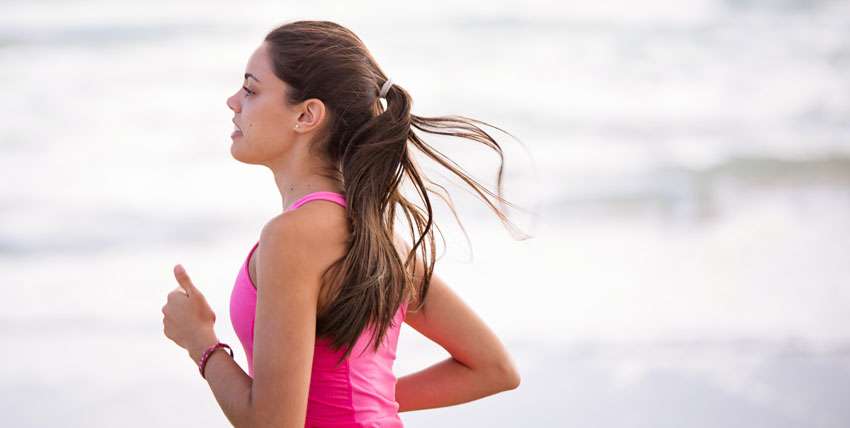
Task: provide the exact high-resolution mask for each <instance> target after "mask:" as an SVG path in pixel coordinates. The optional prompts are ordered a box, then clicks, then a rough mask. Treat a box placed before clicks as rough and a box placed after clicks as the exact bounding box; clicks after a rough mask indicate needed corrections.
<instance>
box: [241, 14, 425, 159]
mask: <svg viewBox="0 0 850 428" xmlns="http://www.w3.org/2000/svg"><path fill="white" fill-rule="evenodd" d="M245 74H246V75H245V80H244V87H241V88H239V91H238V92H237V93H236V94H234V95H232V96H231V97H230V98H228V100H227V105H228V107H230V108H231V110H233V112H234V115H235V117H234V122H235V124H236V126H237V127H238V129H239V130H240V131H241V135H240V134H239V133H236V134H235V137H234V141H233V146H232V154H233V156H234V157H235V158H237V159H239V160H242V161H245V162H249V163H264V162H263V161H264V160H268V159H269V158H276V157H280V156H286V155H287V154H288V153H290V150H291V149H292V147H293V146H295V145H306V146H308V149H309V150H310V153H311V154H313V155H314V156H318V157H319V158H321V159H323V160H326V161H327V162H328V163H329V164H330V165H332V167H331V169H334V167H335V166H338V165H339V163H340V161H341V158H342V156H343V154H344V152H345V149H346V147H348V144H350V143H351V142H352V141H353V138H352V137H353V136H354V135H353V134H354V133H355V132H356V131H358V130H360V129H362V128H363V126H362V125H364V124H366V123H367V122H369V121H370V120H372V119H374V118H375V117H376V116H378V115H379V114H380V113H381V112H382V111H383V108H382V107H380V103H379V101H378V95H379V91H380V88H381V85H382V84H383V83H384V82H385V81H386V80H387V79H386V76H385V75H384V74H383V72H382V71H381V70H380V69H379V67H378V66H377V63H376V62H375V61H374V60H373V59H372V56H371V54H370V53H369V51H368V50H367V49H366V47H365V45H364V44H363V42H362V41H361V40H360V39H359V38H358V37H357V36H356V35H355V34H354V33H352V32H351V31H350V30H348V29H346V28H344V27H342V26H340V25H337V24H335V23H332V22H327V21H297V22H292V23H289V24H286V25H283V26H281V27H278V28H276V29H275V30H273V31H271V32H270V33H269V34H268V35H267V36H266V37H265V39H264V40H263V42H262V43H261V44H260V46H259V47H258V48H257V49H256V50H255V51H254V53H253V54H252V55H251V57H250V59H249V60H248V64H247V66H246V72H245ZM387 97H390V95H389V94H388V95H387ZM396 104H397V105H398V104H399V103H396ZM403 113H406V114H409V109H407V110H406V111H405V112H403ZM405 116H406V115H405V114H401V115H400V116H399V117H397V118H396V121H395V126H394V129H395V131H396V132H397V133H398V134H397V135H396V136H403V135H404V134H406V132H407V130H409V128H410V123H409V122H410V118H409V116H407V117H405ZM373 130H374V129H373ZM397 151H398V150H397Z"/></svg>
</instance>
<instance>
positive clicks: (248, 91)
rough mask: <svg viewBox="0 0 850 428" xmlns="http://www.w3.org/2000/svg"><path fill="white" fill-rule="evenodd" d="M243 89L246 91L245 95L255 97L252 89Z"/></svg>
mask: <svg viewBox="0 0 850 428" xmlns="http://www.w3.org/2000/svg"><path fill="white" fill-rule="evenodd" d="M242 89H244V90H245V93H247V94H248V95H254V91H252V90H250V89H248V88H246V87H244V86H243V87H242Z"/></svg>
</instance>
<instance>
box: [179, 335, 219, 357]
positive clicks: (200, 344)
mask: <svg viewBox="0 0 850 428" xmlns="http://www.w3.org/2000/svg"><path fill="white" fill-rule="evenodd" d="M216 343H218V337H216V336H215V334H210V335H204V336H202V337H200V338H198V340H196V341H195V342H193V343H192V344H190V345H189V346H188V347H187V348H186V350H187V351H189V357H190V358H191V359H192V361H194V362H195V364H197V363H198V361H200V360H201V356H203V355H204V351H206V350H207V348H209V347H210V346H213V345H215V344H216Z"/></svg>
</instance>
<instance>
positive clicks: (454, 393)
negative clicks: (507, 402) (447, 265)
mask: <svg viewBox="0 0 850 428" xmlns="http://www.w3.org/2000/svg"><path fill="white" fill-rule="evenodd" d="M400 244H401V246H402V247H405V248H406V249H407V250H409V246H407V244H406V243H400ZM405 254H406V253H405ZM402 260H404V258H402ZM416 264H417V267H416V272H417V277H418V275H420V273H421V272H424V269H425V268H424V265H423V264H422V263H421V260H419V258H418V257H417V260H416ZM418 278H419V277H418ZM419 279H420V280H421V278H419ZM405 322H406V323H407V324H408V325H410V326H411V327H413V328H414V329H415V330H417V331H418V332H420V333H422V334H423V335H424V336H425V337H427V338H429V339H431V340H432V341H434V342H436V343H437V344H439V345H440V346H441V347H443V348H444V349H445V350H446V351H448V352H449V354H450V355H451V357H450V358H448V359H445V360H443V361H440V362H438V363H436V364H434V365H432V366H430V367H427V368H425V369H423V370H420V371H418V372H415V373H411V374H408V375H406V376H402V377H400V378H399V379H398V382H397V383H396V401H397V402H398V404H399V412H406V411H411V410H420V409H430V408H436V407H445V406H451V405H455V404H460V403H465V402H468V401H472V400H476V399H479V398H482V397H486V396H488V395H492V394H496V393H498V392H501V391H506V390H510V389H514V388H516V387H518V386H519V383H520V376H519V373H518V372H517V369H516V367H515V366H514V364H513V362H512V361H511V358H510V355H508V352H507V350H506V349H505V347H504V345H503V344H502V343H501V341H499V338H498V337H496V335H495V334H494V333H493V331H492V330H490V328H489V327H487V325H486V324H485V323H484V321H482V320H481V318H479V317H478V316H477V315H476V314H475V312H473V310H472V309H471V308H470V307H469V306H467V305H466V303H464V302H463V300H461V298H460V297H459V296H458V295H457V294H455V293H454V292H453V291H452V290H451V289H450V288H449V287H448V285H446V283H445V282H444V281H443V280H442V279H441V278H440V277H438V276H437V275H436V273H434V274H433V275H432V276H431V284H430V287H429V289H428V294H427V295H426V297H425V304H424V306H423V307H422V308H421V309H420V310H419V311H412V310H410V311H408V312H407V314H406V316H405Z"/></svg>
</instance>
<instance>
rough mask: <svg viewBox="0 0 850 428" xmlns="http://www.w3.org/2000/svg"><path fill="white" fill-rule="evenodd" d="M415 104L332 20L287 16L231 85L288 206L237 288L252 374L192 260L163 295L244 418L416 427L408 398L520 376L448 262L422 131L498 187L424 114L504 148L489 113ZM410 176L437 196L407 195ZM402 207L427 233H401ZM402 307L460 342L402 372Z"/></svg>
mask: <svg viewBox="0 0 850 428" xmlns="http://www.w3.org/2000/svg"><path fill="white" fill-rule="evenodd" d="M380 98H383V99H384V100H385V102H386V107H384V106H383V105H382V104H381V100H380ZM411 103H412V100H411V98H410V95H409V94H408V93H407V92H406V91H405V90H404V89H403V88H402V87H400V86H398V85H397V84H394V83H392V81H391V80H389V79H387V77H386V76H385V75H384V73H383V72H382V71H381V69H380V68H379V67H378V65H377V63H376V62H375V60H374V59H373V58H372V56H371V54H370V53H369V51H368V50H367V49H366V47H365V46H364V45H363V43H362V41H361V40H360V39H359V38H358V37H357V36H356V35H354V34H353V33H352V32H351V31H349V30H348V29H346V28H344V27H342V26H340V25H337V24H335V23H332V22H327V21H297V22H291V23H288V24H286V25H283V26H281V27H279V28H276V29H274V30H273V31H271V32H270V33H269V34H268V35H267V36H266V37H265V39H264V41H263V43H262V44H261V45H260V46H259V47H258V48H257V49H256V50H255V51H254V53H253V54H252V55H251V57H250V59H249V61H248V64H247V68H246V72H245V80H244V86H243V87H242V88H240V90H239V91H238V92H237V93H235V94H233V95H232V96H231V97H230V98H228V99H227V106H228V107H229V108H230V109H231V110H233V113H234V118H233V122H234V124H235V125H236V130H235V131H234V132H233V134H232V135H231V137H232V139H233V143H232V146H231V154H232V156H233V157H234V158H236V159H237V160H239V161H241V162H245V163H249V164H256V165H263V166H266V167H268V168H269V169H270V170H271V171H272V173H273V175H274V178H275V182H276V183H277V187H278V189H279V191H280V196H281V201H282V205H283V212H282V213H281V214H279V215H277V216H276V217H274V218H272V219H271V220H270V221H269V222H268V223H267V224H266V225H265V227H264V228H263V229H262V232H261V233H260V237H259V241H258V242H257V244H255V245H254V247H253V248H252V249H251V250H250V251H249V252H248V256H247V258H246V260H245V262H244V263H243V265H242V269H241V270H240V272H239V275H238V276H237V280H236V285H235V286H234V288H233V292H232V294H231V301H230V315H231V322H232V324H233V327H234V329H235V330H236V333H237V336H238V337H239V339H240V341H241V342H242V345H243V347H244V349H245V353H246V356H247V358H248V373H245V371H243V370H242V368H241V367H240V366H239V365H238V364H237V363H236V362H235V361H234V359H233V351H232V349H231V348H230V347H229V346H228V345H225V344H221V343H220V342H219V341H218V338H217V337H216V335H215V332H214V329H213V325H214V323H215V319H216V316H215V314H214V313H213V312H212V310H211V309H210V307H209V305H208V304H207V302H206V300H205V299H204V297H203V294H202V293H201V292H200V291H199V290H198V289H197V288H196V287H195V286H194V285H193V284H192V282H191V280H190V279H189V277H188V275H187V273H186V272H185V270H183V268H182V266H180V265H177V266H175V269H174V274H175V277H176V278H177V281H178V283H179V285H180V286H179V287H178V288H177V289H175V290H174V291H172V292H171V293H169V295H168V302H167V304H166V305H165V306H164V307H163V314H164V319H163V324H164V332H165V335H166V336H167V337H168V338H170V339H171V340H173V341H174V342H175V343H177V344H178V345H179V346H181V347H183V348H185V349H186V350H187V351H188V352H189V355H190V356H191V358H192V359H193V360H194V361H195V362H197V363H198V365H199V370H200V371H201V375H202V376H203V377H204V378H205V379H206V380H207V382H208V383H209V386H210V388H211V389H212V392H213V394H214V395H215V398H216V400H217V401H218V403H219V405H220V406H221V408H222V410H223V412H224V414H225V415H226V416H227V418H228V419H229V420H230V422H231V423H232V424H233V425H234V426H238V427H254V426H274V427H302V426H308V427H310V426H316V427H318V426H322V427H366V426H368V427H400V426H402V422H401V419H400V418H399V416H398V413H399V412H405V411H411V410H419V409H428V408H435V407H444V406H451V405H454V404H459V403H464V402H468V401H471V400H475V399H478V398H481V397H485V396H488V395H491V394H495V393H498V392H500V391H505V390H510V389H514V388H516V387H517V386H518V385H519V383H520V377H519V374H518V372H517V369H516V368H515V366H514V364H513V363H512V361H511V358H510V356H509V355H508V353H507V351H506V350H505V348H504V346H503V345H502V344H501V342H500V341H499V339H498V338H497V337H496V336H495V335H494V334H493V332H492V331H491V330H490V329H489V328H488V327H487V326H486V325H485V324H484V322H482V320H481V319H480V318H478V317H477V316H476V315H475V313H474V312H473V311H472V310H471V309H470V308H469V307H468V306H467V305H466V304H465V303H464V302H463V301H462V300H461V299H460V298H459V297H458V296H457V295H456V294H455V293H453V292H452V291H451V290H450V289H449V287H448V286H447V285H446V283H445V282H444V281H443V280H442V279H440V278H439V277H438V276H437V275H436V274H434V273H433V268H434V262H435V258H434V248H435V245H434V237H433V229H432V225H433V223H432V210H431V203H430V200H429V199H428V194H427V192H426V189H428V190H432V191H433V187H430V186H428V187H426V184H425V183H426V182H427V183H428V184H432V185H433V183H431V182H429V181H427V180H425V179H423V175H422V173H421V171H420V170H419V168H417V166H416V165H415V163H414V161H413V158H412V157H411V154H410V153H409V152H408V148H409V145H411V144H412V146H413V147H416V148H417V149H419V150H420V151H421V152H422V153H424V154H426V155H427V156H429V157H431V158H432V159H434V160H437V161H439V162H440V163H441V164H442V165H444V166H446V168H448V169H449V170H451V171H452V172H453V173H455V174H457V175H458V176H459V177H461V178H463V179H464V180H465V181H466V182H467V183H469V184H470V186H472V187H473V189H474V190H476V191H477V192H478V193H479V194H481V195H482V196H484V194H483V193H482V191H483V192H486V193H488V194H491V195H492V193H491V192H489V191H487V189H485V188H484V187H483V186H481V185H480V184H478V183H477V182H476V181H475V180H473V179H471V178H470V177H468V176H467V175H465V174H464V173H463V172H462V171H461V170H460V169H458V168H455V167H454V166H452V163H451V161H448V160H447V159H446V158H445V157H443V156H442V155H441V154H440V153H439V152H437V151H436V150H434V149H432V148H431V147H430V146H428V145H427V144H425V143H424V142H423V141H422V140H421V139H420V138H419V137H418V135H417V134H416V133H414V131H413V129H412V127H416V128H417V129H419V130H422V131H425V132H430V133H434V134H443V135H454V136H458V137H462V138H468V139H471V140H476V141H479V142H482V143H484V144H486V145H488V146H489V147H491V148H493V149H494V150H496V151H497V152H498V153H499V155H500V156H501V149H500V147H499V146H498V144H497V143H496V142H495V141H494V140H493V139H492V138H491V137H490V136H489V135H488V134H487V133H485V132H484V131H482V130H481V129H480V128H479V127H477V126H475V125H474V124H473V122H478V121H475V120H473V119H467V118H463V117H458V116H455V117H439V118H424V117H419V116H416V115H413V114H411V112H410V108H411ZM478 123H483V122H478ZM405 176H406V177H408V178H409V179H410V180H411V183H412V185H413V186H414V188H415V190H416V191H417V193H418V194H419V195H420V197H422V200H423V201H424V205H425V207H426V208H425V210H422V209H421V208H419V207H418V206H417V205H415V204H413V203H412V202H410V201H409V200H407V199H405V198H404V197H403V196H402V193H401V188H400V185H401V184H402V178H404V177H405ZM437 187H439V186H437ZM499 194H501V167H500V169H499ZM441 197H442V196H441ZM497 198H498V199H499V201H502V202H504V200H503V199H502V198H501V197H500V196H497ZM484 200H485V201H487V203H488V204H489V205H490V206H491V207H493V209H494V210H495V211H496V213H497V214H498V215H499V217H500V218H501V219H502V220H503V221H505V217H504V215H503V214H502V213H501V212H500V211H499V210H498V209H496V208H495V206H493V204H492V203H491V202H490V200H489V199H487V198H486V196H484ZM397 208H400V209H401V210H402V211H403V213H404V214H405V217H406V218H407V220H408V224H409V226H410V231H411V233H413V231H414V228H415V230H416V232H417V234H416V235H413V236H412V239H413V241H414V242H415V245H412V246H411V245H408V244H407V243H406V242H405V240H403V239H402V238H401V236H400V235H397V234H396V233H395V232H394V228H393V224H394V220H395V218H396V209H397ZM426 243H427V245H425V244H426ZM426 262H427V263H426ZM408 307H409V308H410V310H408ZM402 321H403V322H405V323H407V324H408V325H410V326H411V327H413V328H414V329H416V330H417V331H419V332H420V333H422V334H423V335H425V336H426V337H428V338H430V339H431V340H433V341H434V342H436V343H438V344H439V345H440V346H442V347H443V348H445V349H446V350H447V351H448V352H449V353H450V355H451V357H450V358H448V359H446V360H444V361H441V362H439V363H437V364H434V365H432V366H430V367H428V368H426V369H424V370H421V371H418V372H415V373H412V374H409V375H407V376H403V377H401V378H399V379H396V378H395V377H394V376H393V373H392V363H393V360H394V359H395V347H396V343H397V338H398V332H399V328H400V327H401V323H402Z"/></svg>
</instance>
